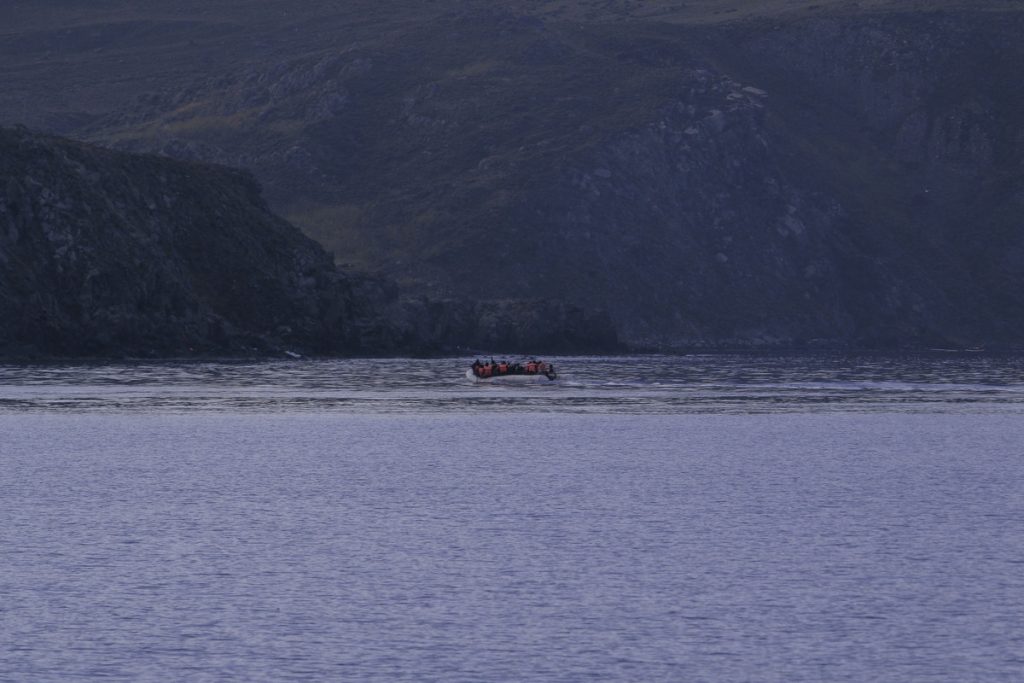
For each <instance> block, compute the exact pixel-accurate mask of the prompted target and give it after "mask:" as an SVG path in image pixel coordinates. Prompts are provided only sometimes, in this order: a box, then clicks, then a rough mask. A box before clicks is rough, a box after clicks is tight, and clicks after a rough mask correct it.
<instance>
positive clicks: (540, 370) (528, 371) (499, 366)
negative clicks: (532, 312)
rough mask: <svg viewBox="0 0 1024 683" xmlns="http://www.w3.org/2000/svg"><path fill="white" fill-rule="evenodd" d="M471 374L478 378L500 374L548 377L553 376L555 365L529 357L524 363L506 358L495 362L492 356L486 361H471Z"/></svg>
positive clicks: (552, 377) (498, 375) (551, 377)
mask: <svg viewBox="0 0 1024 683" xmlns="http://www.w3.org/2000/svg"><path fill="white" fill-rule="evenodd" d="M472 369H473V374H474V375H476V376H477V377H480V378H487V377H501V376H502V375H544V376H545V377H547V378H548V379H554V378H555V366H554V365H552V364H551V363H545V362H544V361H539V360H535V359H531V360H528V361H526V362H525V363H510V362H508V361H506V360H501V361H498V362H495V361H494V359H493V358H492V359H491V360H490V361H487V362H483V363H481V362H480V359H479V358H478V359H476V360H475V361H473V365H472Z"/></svg>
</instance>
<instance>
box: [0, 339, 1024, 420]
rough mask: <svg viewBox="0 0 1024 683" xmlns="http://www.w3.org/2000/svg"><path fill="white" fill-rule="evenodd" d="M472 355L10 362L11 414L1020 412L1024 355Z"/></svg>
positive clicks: (6, 373) (6, 398) (6, 404)
mask: <svg viewBox="0 0 1024 683" xmlns="http://www.w3.org/2000/svg"><path fill="white" fill-rule="evenodd" d="M470 360H471V359H467V358H446V359H434V360H422V359H355V360H315V361H310V360H302V361H262V362H160V363H155V362H139V363H120V364H84V365H83V364H52V365H6V366H0V411H3V412H11V411H40V410H41V411H51V410H60V411H79V412H124V411H170V412H180V411H231V412H237V411H241V412H252V411H257V412H259V411H265V412H308V411H314V412H321V411H339V412H345V413H389V414H390V413H433V412H454V411H475V412H488V411H501V412H509V411H514V412H521V411H529V412H570V413H588V412H592V413H626V414H630V413H652V414H686V413H740V414H746V413H775V412H808V411H810V412H829V411H843V412H849V411H854V412H862V411H868V412H877V411H891V410H897V411H900V412H918V411H925V412H934V411H937V410H953V411H957V412H963V411H968V412H979V411H980V412H990V411H995V412H1007V411H1011V412H1016V411H1019V410H1021V409H1022V407H1024V358H1021V357H1017V356H986V355H981V354H935V355H906V356H882V355H867V356H852V355H837V354H815V355H811V354H808V355H774V356H768V355H690V356H634V357H610V358H582V357H565V358H555V359H553V360H554V362H555V364H556V366H557V367H558V368H559V369H560V372H561V375H560V379H559V380H558V381H557V382H553V383H550V384H540V385H529V386H498V385H477V384H473V383H472V382H470V381H468V380H467V379H466V378H465V376H464V372H465V368H466V367H467V366H468V364H469V362H470Z"/></svg>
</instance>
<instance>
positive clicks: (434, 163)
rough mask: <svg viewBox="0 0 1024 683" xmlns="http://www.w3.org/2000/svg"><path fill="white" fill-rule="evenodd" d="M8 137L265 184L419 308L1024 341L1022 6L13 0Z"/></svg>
mask: <svg viewBox="0 0 1024 683" xmlns="http://www.w3.org/2000/svg"><path fill="white" fill-rule="evenodd" d="M0 27H2V28H0V84H2V85H3V87H2V88H0V124H3V125H12V124H15V123H22V124H24V125H26V126H28V127H29V128H32V129H36V130H40V131H45V132H50V133H57V134H60V135H64V136H68V137H72V138H77V139H80V140H85V141H89V142H91V143H95V144H99V145H102V146H107V147H113V148H116V149H119V150H124V151H130V152H156V153H159V154H163V155H167V156H170V157H174V158H177V159H181V160H186V161H201V162H213V163H216V164H222V165H227V166H232V167H238V168H242V169H245V170H248V171H250V172H252V173H253V174H254V175H255V177H256V178H257V179H258V180H259V182H260V183H261V184H262V186H263V188H264V195H265V197H266V198H267V200H268V202H269V204H270V207H271V208H272V209H273V210H275V211H276V212H277V213H279V214H281V215H282V216H284V217H285V218H286V219H288V220H289V221H291V222H292V223H294V224H295V225H297V226H299V227H300V228H301V229H302V230H304V231H305V232H306V233H307V234H308V235H309V236H311V237H313V238H314V239H316V240H318V241H319V242H321V243H322V244H323V245H324V246H325V247H326V248H327V249H329V250H331V251H333V253H334V255H335V259H336V261H337V262H338V263H339V264H341V265H342V266H343V267H344V268H349V269H355V270H360V271H373V272H379V273H381V274H383V275H386V276H388V277H391V278H394V279H396V280H397V281H398V282H399V283H400V285H401V286H402V287H403V288H404V290H405V291H406V292H407V293H408V294H410V295H417V296H418V295H430V296H433V297H440V298H447V297H460V298H477V299H483V300H500V299H508V298H520V299H522V298H528V299H533V298H539V299H559V300H565V301H568V302H570V303H572V304H577V305H580V306H583V307H586V308H588V309H595V310H596V309H601V310H606V311H607V312H608V313H609V315H610V316H611V318H612V320H613V321H614V323H615V324H616V326H617V327H618V328H619V330H620V333H621V334H622V336H623V337H624V338H625V339H626V340H627V341H629V342H632V343H634V344H639V345H645V346H662V347H687V346H801V345H808V344H809V345H817V346H851V345H852V346H945V345H955V346H1010V347H1020V346H1021V345H1022V344H1024V218H1022V216H1024V94H1022V93H1021V90H1020V83H1019V80H1020V74H1021V73H1024V41H1021V39H1020V38H1021V36H1024V8H1022V7H1021V4H1020V3H1019V2H1010V1H1003V0H998V1H997V0H981V1H977V2H942V1H934V2H924V1H920V2H884V1H881V0H879V1H874V2H869V1H862V2H828V1H823V0H818V1H817V2H797V1H786V0H774V1H766V2H754V1H752V0H735V1H732V2H729V1H726V0H695V1H692V2H687V3H676V2H659V1H652V2H616V1H607V2H597V1H593V2H588V1H586V0H578V1H575V2H573V1H570V0H556V1H552V2H543V1H534V2H528V1H525V0H523V1H518V2H515V1H513V2H502V3H493V2H489V3H488V2H474V1H455V0H437V1H435V2H368V1H367V2H363V1H353V2H327V1H326V0H325V1H317V0H313V1H310V2H303V3H291V2H284V1H283V0H264V1H257V0H248V1H246V0H235V1H229V2H220V3H215V6H210V5H208V4H206V3H199V2H171V3H166V2H127V1H120V2H115V1H103V0H100V1H97V2H90V3H80V2H62V1H60V0H57V1H53V2H47V3H45V6H43V4H41V3H36V2H8V3H5V4H4V5H3V7H2V8H0Z"/></svg>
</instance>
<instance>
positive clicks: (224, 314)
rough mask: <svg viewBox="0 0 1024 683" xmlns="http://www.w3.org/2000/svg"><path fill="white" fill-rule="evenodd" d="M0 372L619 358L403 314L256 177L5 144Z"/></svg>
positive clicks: (407, 310) (22, 139)
mask: <svg viewBox="0 0 1024 683" xmlns="http://www.w3.org/2000/svg"><path fill="white" fill-rule="evenodd" d="M0 178H3V179H4V184H3V185H2V186H0V321H2V323H0V357H3V356H11V355H14V356H18V355H21V356H27V355H47V356H61V357H67V356H107V355H136V356H166V355H181V356H189V355H196V354H205V355H210V354H216V355H253V354H275V353H276V354H283V353H285V352H288V353H293V354H294V353H296V352H298V353H302V354H346V355H353V354H373V355H380V354H387V353H436V352H440V351H451V350H455V349H456V347H457V346H459V345H463V346H468V347H471V348H473V347H475V348H493V349H495V350H501V349H505V350H522V351H526V350H530V351H534V350H536V351H540V350H549V351H550V350H565V349H579V348H588V347H589V348H590V349H593V350H609V349H613V348H615V339H614V333H613V332H611V330H610V327H609V326H608V324H607V323H606V322H604V321H602V320H601V319H600V318H594V317H590V316H587V315H585V314H584V313H583V312H581V311H578V310H575V309H571V308H567V307H564V306H561V305H558V304H554V303H544V304H527V303H524V302H520V303H516V302H496V303H493V304H490V305H486V306H485V305H480V304H475V303H472V302H457V301H446V302H437V301H429V300H425V299H414V300H403V299H401V298H400V297H399V296H398V292H397V289H396V288H395V286H394V285H393V284H392V283H389V282H387V281H386V280H383V279H380V278H371V277H366V276H355V275H351V274H345V273H342V272H340V271H338V270H337V268H336V267H335V266H334V264H333V262H332V260H331V257H330V256H329V255H328V254H327V253H326V252H324V251H323V249H321V248H320V247H319V246H318V245H317V244H316V243H314V242H313V241H312V240H310V239H309V238H307V237H305V236H303V235H302V234H301V233H300V232H299V231H298V230H297V229H296V228H294V227H293V226H291V225H289V224H288V223H286V222H285V221H283V220H282V219H280V218H278V217H277V216H275V215H273V214H272V213H270V212H269V211H268V210H267V208H266V205H265V204H264V202H263V200H262V199H261V197H260V191H259V187H258V186H257V185H256V183H255V181H254V180H253V179H252V178H251V177H250V176H249V175H248V174H246V173H243V172H240V171H234V170H231V169H226V168H219V167H212V166H207V165H201V164H194V163H183V162H180V161H174V160H171V159H166V158H160V157H156V156H147V155H130V154H124V153H120V152H112V151H109V150H104V149H99V148H96V147H92V146H89V145H84V144H81V143H73V142H69V141H66V140H61V139H58V138H52V137H47V136H40V135H35V134H33V133H30V132H28V131H27V130H24V129H22V130H8V129H2V128H0Z"/></svg>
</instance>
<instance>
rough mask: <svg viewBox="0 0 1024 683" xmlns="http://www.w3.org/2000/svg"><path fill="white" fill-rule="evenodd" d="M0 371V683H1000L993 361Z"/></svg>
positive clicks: (1022, 462)
mask: <svg viewBox="0 0 1024 683" xmlns="http://www.w3.org/2000/svg"><path fill="white" fill-rule="evenodd" d="M555 362H556V364H557V365H558V367H559V368H560V370H561V372H562V374H563V377H564V378H565V379H564V380H561V381H559V382H557V383H552V384H550V385H544V386H533V387H497V386H474V385H471V384H469V383H467V382H466V381H465V379H464V378H463V377H462V373H463V372H464V369H465V367H466V365H467V363H468V361H467V359H450V360H440V361H422V360H407V359H406V360H386V361H370V360H360V361H316V362H309V361H295V362H286V363H253V364H249V363H179V364H130V365H127V364H126V365H94V366H81V365H48V366H6V367H5V366H0V680H3V681H67V680H93V679H104V680H115V681H116V680H125V681H138V680H152V681H167V680H197V681H206V680H210V681H212V680H218V681H219V680H238V681H260V680H379V681H393V680H408V681H431V680H437V681H582V680H602V681H603V680H610V681H866V680H872V681H1019V680H1024V446H1022V444H1024V359H1021V358H1014V357H988V356H982V355H968V356H960V355H947V356H941V355H935V356H925V357H880V356H870V357H840V356H826V355H820V356H784V357H763V356H759V357H751V356H686V357H677V358H676V357H673V358H669V357H640V358H621V359H581V358H559V359H555Z"/></svg>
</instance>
